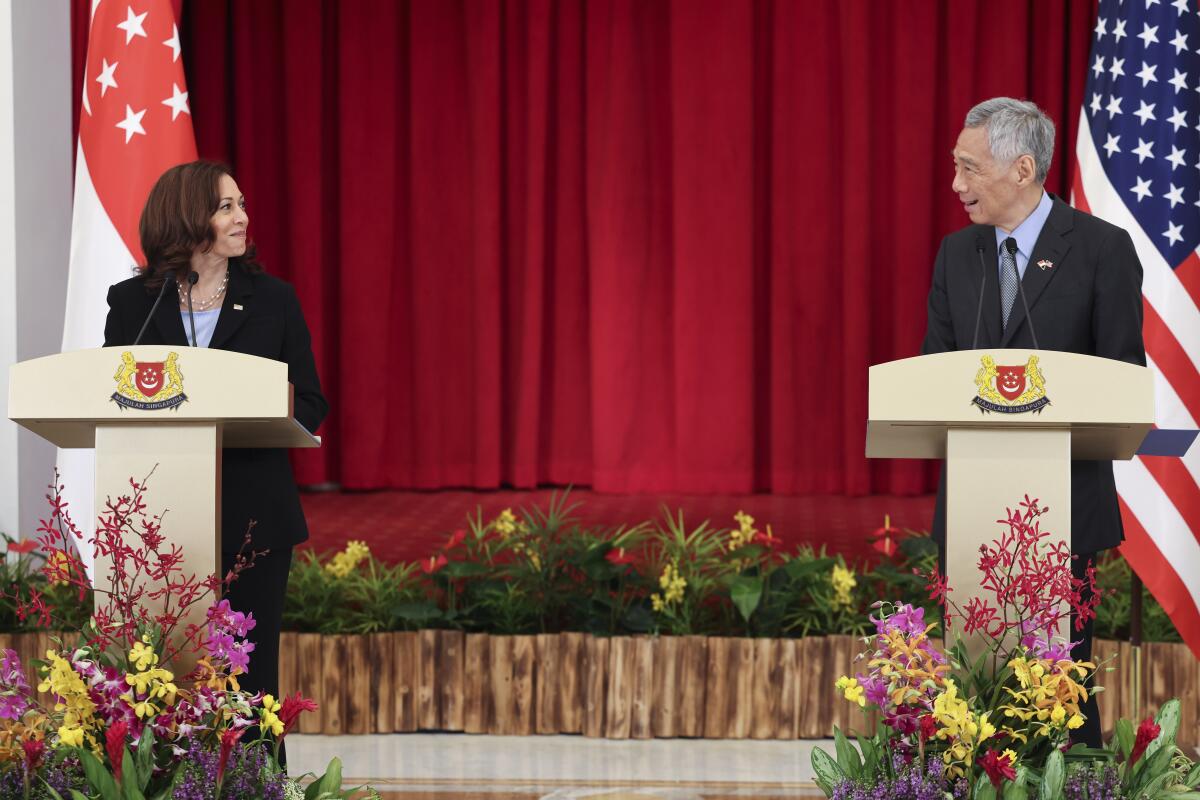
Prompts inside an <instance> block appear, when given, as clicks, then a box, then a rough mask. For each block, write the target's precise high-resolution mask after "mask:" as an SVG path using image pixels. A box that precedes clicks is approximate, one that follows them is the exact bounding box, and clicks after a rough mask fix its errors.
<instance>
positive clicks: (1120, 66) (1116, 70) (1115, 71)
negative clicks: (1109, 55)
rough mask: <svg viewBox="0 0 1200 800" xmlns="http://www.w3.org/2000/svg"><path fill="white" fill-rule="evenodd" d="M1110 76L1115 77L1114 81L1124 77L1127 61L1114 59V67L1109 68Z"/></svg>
mask: <svg viewBox="0 0 1200 800" xmlns="http://www.w3.org/2000/svg"><path fill="white" fill-rule="evenodd" d="M1108 74H1109V75H1112V76H1113V80H1116V79H1117V78H1120V77H1121V76H1123V75H1124V74H1125V59H1123V58H1114V59H1113V60H1112V66H1111V67H1109V68H1108Z"/></svg>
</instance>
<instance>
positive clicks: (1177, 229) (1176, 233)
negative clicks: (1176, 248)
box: [1163, 222, 1183, 244]
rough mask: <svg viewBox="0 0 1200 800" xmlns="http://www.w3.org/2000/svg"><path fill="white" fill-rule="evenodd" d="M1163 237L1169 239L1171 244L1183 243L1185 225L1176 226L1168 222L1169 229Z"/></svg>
mask: <svg viewBox="0 0 1200 800" xmlns="http://www.w3.org/2000/svg"><path fill="white" fill-rule="evenodd" d="M1163 236H1165V237H1167V240H1168V241H1170V242H1171V244H1175V243H1176V242H1182V241H1183V225H1175V224H1174V223H1171V222H1168V223H1167V229H1166V230H1165V231H1163Z"/></svg>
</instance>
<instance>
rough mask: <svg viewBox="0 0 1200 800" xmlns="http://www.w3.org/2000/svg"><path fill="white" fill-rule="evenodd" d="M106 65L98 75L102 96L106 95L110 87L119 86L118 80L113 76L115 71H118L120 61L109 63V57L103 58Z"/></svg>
mask: <svg viewBox="0 0 1200 800" xmlns="http://www.w3.org/2000/svg"><path fill="white" fill-rule="evenodd" d="M101 60H102V61H103V62H104V66H103V67H101V68H100V74H99V75H98V76H96V83H98V84H100V96H101V97H104V93H105V92H107V91H108V90H109V89H115V88H117V80H116V78H115V77H113V73H114V72H116V71H117V64H119V63H120V62H118V61H114V62H113V63H111V64H110V63H108V59H106V58H105V59H101Z"/></svg>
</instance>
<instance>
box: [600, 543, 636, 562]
mask: <svg viewBox="0 0 1200 800" xmlns="http://www.w3.org/2000/svg"><path fill="white" fill-rule="evenodd" d="M604 560H605V561H607V562H608V563H610V564H615V565H617V566H620V565H621V564H632V563H633V562H635V561H637V558H635V557H634V555H633V553H628V552H626V551H625V548H624V547H614V548H613V549H611V550H609V551H608V552H607V553H605V554H604Z"/></svg>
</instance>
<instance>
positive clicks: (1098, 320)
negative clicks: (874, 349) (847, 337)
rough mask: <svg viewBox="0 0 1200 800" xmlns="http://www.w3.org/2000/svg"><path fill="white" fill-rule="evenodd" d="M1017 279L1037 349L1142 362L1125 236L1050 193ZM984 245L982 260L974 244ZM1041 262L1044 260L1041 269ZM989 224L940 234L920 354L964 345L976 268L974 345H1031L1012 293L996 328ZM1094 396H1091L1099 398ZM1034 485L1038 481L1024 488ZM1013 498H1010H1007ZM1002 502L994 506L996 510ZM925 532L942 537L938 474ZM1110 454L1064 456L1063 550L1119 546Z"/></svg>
mask: <svg viewBox="0 0 1200 800" xmlns="http://www.w3.org/2000/svg"><path fill="white" fill-rule="evenodd" d="M1052 199H1053V202H1054V205H1053V208H1052V209H1051V210H1050V216H1049V218H1047V220H1046V224H1045V226H1044V227H1043V228H1042V232H1041V234H1040V235H1039V236H1038V240H1037V244H1036V245H1034V248H1033V254H1032V255H1031V256H1030V258H1029V264H1028V266H1026V268H1025V277H1024V278H1023V279H1022V281H1021V283H1022V284H1023V286H1024V288H1025V297H1026V299H1027V300H1028V302H1029V314H1030V316H1031V317H1032V318H1033V328H1034V332H1035V333H1036V334H1037V337H1038V344H1039V345H1040V346H1041V349H1042V350H1060V351H1064V352H1069V353H1082V354H1085V355H1092V356H1102V357H1104V358H1111V359H1114V360H1117V361H1128V362H1129V363H1131V364H1140V365H1142V366H1145V364H1146V349H1145V346H1144V345H1143V344H1142V265H1141V262H1140V261H1138V257H1137V253H1136V252H1135V251H1134V248H1133V241H1132V240H1131V239H1130V238H1129V234H1128V233H1126V232H1125V231H1124V230H1122V229H1121V228H1118V227H1116V226H1115V225H1111V224H1109V223H1107V222H1105V221H1104V220H1101V219H1097V218H1096V217H1093V216H1092V215H1091V214H1086V213H1084V212H1082V211H1078V210H1076V209H1074V208H1072V207H1071V206H1069V205H1067V204H1066V203H1064V202H1063V201H1062V200H1060V199H1059V198H1057V197H1053V196H1052ZM977 241H979V242H981V243H982V244H983V266H982V267H981V266H980V263H979V253H978V252H977V250H976V246H977V245H976V242H977ZM1039 261H1048V262H1050V263H1051V264H1053V266H1052V267H1049V268H1046V269H1043V268H1041V267H1039V266H1038V262H1039ZM997 264H998V258H997V252H996V229H995V228H994V227H992V226H990V225H970V226H968V227H966V228H963V229H962V230H960V231H956V232H955V233H952V234H950V235H949V236H947V237H946V238H945V239H943V240H942V246H941V248H940V249H939V250H938V255H937V261H936V262H935V263H934V268H933V287H932V288H931V289H930V291H929V325H928V328H927V330H926V332H925V342H924V344H922V346H921V352H922V353H944V352H948V351H952V350H970V349H971V343H972V340H973V338H974V334H975V317H976V313H977V310H978V303H979V289H980V282H981V279H982V275H983V273H982V272H981V270H986V271H987V281H986V286H985V288H984V294H983V320H982V322H981V323H980V326H979V345H978V348H979V349H981V350H982V349H998V348H1016V349H1022V350H1024V349H1032V348H1033V338H1032V336H1030V331H1029V328H1030V326H1029V320H1027V319H1026V318H1025V309H1024V308H1023V307H1022V305H1021V297H1020V295H1018V296H1017V298H1016V301H1015V302H1014V303H1013V309H1012V312H1011V315H1010V316H1009V320H1008V328H1007V330H1006V331H1005V332H1004V333H1003V334H1002V333H1001V324H1000V319H1001V318H1000V287H999V279H998V275H999V269H998V267H997ZM1101 399H1102V398H1097V400H1101ZM1030 488H1031V490H1036V488H1037V487H1030ZM1014 502H1015V499H1014ZM1003 510H1004V509H997V510H996V513H997V517H998V516H999V514H1000V513H1001V512H1002V511H1003ZM933 536H934V538H935V539H936V540H937V541H938V542H939V543H944V542H945V540H946V479H945V473H944V472H943V475H942V482H941V486H940V487H939V489H938V501H937V507H936V511H935V512H934V520H933ZM1123 538H1124V532H1123V529H1122V527H1121V515H1120V512H1119V510H1118V507H1117V490H1116V485H1115V483H1114V481H1113V471H1112V462H1111V461H1073V462H1071V549H1072V550H1074V551H1075V552H1076V553H1080V554H1084V553H1095V552H1097V551H1100V550H1105V549H1108V548H1110V547H1115V546H1117V545H1118V544H1120V543H1121V540H1122V539H1123Z"/></svg>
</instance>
